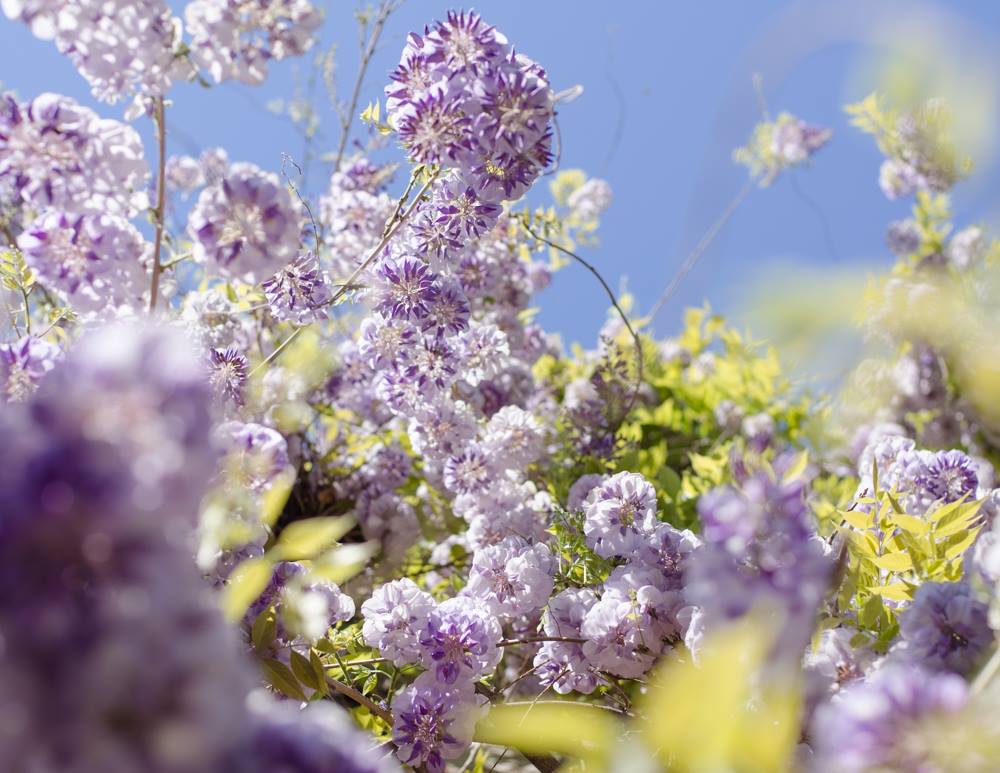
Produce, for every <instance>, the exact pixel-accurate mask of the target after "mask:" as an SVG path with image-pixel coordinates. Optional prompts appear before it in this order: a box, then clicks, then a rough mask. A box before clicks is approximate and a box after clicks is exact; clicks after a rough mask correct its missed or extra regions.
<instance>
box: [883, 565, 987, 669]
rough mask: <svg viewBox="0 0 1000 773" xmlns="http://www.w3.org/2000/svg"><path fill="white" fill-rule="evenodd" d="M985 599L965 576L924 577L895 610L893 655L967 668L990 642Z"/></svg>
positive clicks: (929, 666) (944, 666)
mask: <svg viewBox="0 0 1000 773" xmlns="http://www.w3.org/2000/svg"><path fill="white" fill-rule="evenodd" d="M988 611H989V610H988V607H987V604H986V603H985V602H984V601H982V600H981V599H980V598H979V597H978V596H977V595H976V594H975V592H974V591H973V590H972V588H971V587H970V586H969V585H968V583H964V582H946V583H945V582H925V583H924V584H923V585H921V586H920V587H919V588H917V592H916V593H915V594H914V596H913V602H912V603H911V604H910V605H909V606H908V607H906V608H905V609H904V610H902V611H901V612H900V614H899V634H900V639H899V642H898V643H897V644H896V645H895V646H894V647H893V649H892V650H891V653H892V656H894V657H902V658H904V659H906V660H908V661H912V662H914V663H916V664H917V665H919V666H922V667H924V668H927V669H929V670H933V671H954V672H956V673H959V674H967V673H969V671H971V670H972V669H973V668H974V667H975V666H976V665H978V664H979V662H980V661H981V659H982V658H983V656H984V655H985V653H986V651H987V650H988V649H989V647H990V645H991V644H992V643H993V631H992V630H991V629H990V626H989V624H988V621H987V617H988Z"/></svg>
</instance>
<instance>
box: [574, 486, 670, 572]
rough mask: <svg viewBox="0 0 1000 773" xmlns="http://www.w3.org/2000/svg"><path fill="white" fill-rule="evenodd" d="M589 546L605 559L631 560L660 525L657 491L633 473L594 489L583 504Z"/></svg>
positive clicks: (584, 525) (584, 524)
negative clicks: (619, 558) (646, 538)
mask: <svg viewBox="0 0 1000 773" xmlns="http://www.w3.org/2000/svg"><path fill="white" fill-rule="evenodd" d="M583 512H584V517H585V520H584V523H583V532H584V535H585V536H586V538H587V545H588V546H589V547H590V549H591V550H593V551H594V552H595V553H597V555H599V556H602V557H604V558H611V557H612V556H630V555H632V554H633V553H634V552H635V551H636V550H637V549H638V547H639V545H641V544H642V541H643V539H644V535H645V534H646V533H647V532H649V531H651V530H652V529H653V527H654V526H655V524H656V523H657V518H656V491H655V490H654V489H653V487H652V485H650V483H649V481H647V480H646V479H645V478H643V477H642V476H641V475H638V474H636V473H632V472H619V473H618V474H616V475H613V476H611V477H610V478H609V479H608V480H606V481H605V482H604V483H602V484H601V485H600V486H598V487H597V488H595V489H593V490H592V491H591V492H590V494H589V495H588V496H587V500H586V501H585V502H584V504H583Z"/></svg>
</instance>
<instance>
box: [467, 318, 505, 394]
mask: <svg viewBox="0 0 1000 773" xmlns="http://www.w3.org/2000/svg"><path fill="white" fill-rule="evenodd" d="M461 350H462V358H463V366H462V378H463V380H464V381H466V382H467V383H468V384H470V385H472V386H477V385H478V384H480V383H482V382H483V381H486V380H487V379H490V378H493V377H494V376H496V375H497V374H498V373H500V372H502V371H503V370H505V369H506V368H507V367H508V365H509V363H510V341H509V340H508V339H507V334H506V333H504V332H503V331H502V330H501V329H500V328H498V327H497V326H496V325H483V324H477V325H474V326H473V327H471V328H470V329H469V330H467V331H466V332H464V333H463V334H462V339H461Z"/></svg>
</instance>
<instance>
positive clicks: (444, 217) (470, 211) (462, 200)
mask: <svg viewBox="0 0 1000 773" xmlns="http://www.w3.org/2000/svg"><path fill="white" fill-rule="evenodd" d="M431 206H433V208H434V211H435V214H436V217H435V221H436V223H437V224H439V225H440V226H442V227H443V229H444V234H445V238H446V239H448V240H449V241H450V242H458V243H460V244H461V243H463V242H465V241H467V240H469V239H476V238H479V237H480V236H482V235H483V234H484V233H486V232H487V231H489V230H490V229H491V228H493V226H495V225H496V224H497V221H498V220H499V219H500V213H501V212H502V211H503V208H502V207H501V206H500V205H499V204H498V203H497V202H495V201H484V200H483V199H481V198H480V197H479V195H478V194H477V193H476V190H475V189H474V188H473V187H472V186H471V185H469V184H468V183H467V182H466V181H465V180H463V179H462V178H461V177H458V176H455V177H452V178H450V179H449V180H447V181H446V182H445V183H444V184H443V185H440V186H438V188H437V189H436V190H435V195H434V200H433V201H432V203H431Z"/></svg>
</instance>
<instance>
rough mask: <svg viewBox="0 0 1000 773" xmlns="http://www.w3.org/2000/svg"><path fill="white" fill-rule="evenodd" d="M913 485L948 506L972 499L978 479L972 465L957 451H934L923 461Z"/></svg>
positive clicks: (969, 460) (966, 457) (970, 461)
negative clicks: (965, 498)
mask: <svg viewBox="0 0 1000 773" xmlns="http://www.w3.org/2000/svg"><path fill="white" fill-rule="evenodd" d="M914 482H915V483H916V485H917V486H919V487H920V488H922V489H923V490H924V491H925V492H926V494H927V496H928V497H930V498H931V499H934V500H936V501H940V502H941V503H942V504H948V503H950V502H957V501H958V500H959V499H962V498H963V497H975V496H976V489H977V488H978V486H979V476H978V475H977V474H976V465H975V463H974V462H973V461H972V460H971V459H970V458H969V457H968V456H966V455H965V454H964V453H962V452H961V451H958V450H951V451H938V452H937V453H935V454H932V455H930V457H929V458H928V459H926V461H924V463H923V469H922V470H921V471H920V473H919V474H918V475H917V476H916V478H915V481H914Z"/></svg>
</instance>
